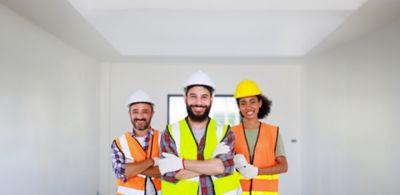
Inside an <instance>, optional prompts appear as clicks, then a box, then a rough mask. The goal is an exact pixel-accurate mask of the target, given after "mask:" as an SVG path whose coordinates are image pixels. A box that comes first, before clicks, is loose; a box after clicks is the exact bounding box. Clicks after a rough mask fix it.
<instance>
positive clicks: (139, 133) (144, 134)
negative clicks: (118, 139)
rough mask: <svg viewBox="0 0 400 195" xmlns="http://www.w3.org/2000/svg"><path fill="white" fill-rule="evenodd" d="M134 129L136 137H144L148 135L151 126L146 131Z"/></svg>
mask: <svg viewBox="0 0 400 195" xmlns="http://www.w3.org/2000/svg"><path fill="white" fill-rule="evenodd" d="M133 130H134V131H135V136H136V137H144V136H146V135H147V132H148V131H150V128H148V129H146V130H144V131H140V130H136V129H133Z"/></svg>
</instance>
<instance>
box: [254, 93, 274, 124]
mask: <svg viewBox="0 0 400 195" xmlns="http://www.w3.org/2000/svg"><path fill="white" fill-rule="evenodd" d="M257 98H258V100H260V99H261V101H262V105H261V108H260V110H259V111H258V115H257V116H258V118H259V119H262V118H265V117H267V116H268V114H269V112H270V111H271V105H272V101H271V100H269V99H268V98H267V97H266V96H263V95H258V96H257Z"/></svg>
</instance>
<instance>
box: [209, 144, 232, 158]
mask: <svg viewBox="0 0 400 195" xmlns="http://www.w3.org/2000/svg"><path fill="white" fill-rule="evenodd" d="M229 151H230V149H229V146H227V145H226V144H225V143H224V142H222V143H219V144H218V145H217V147H216V148H215V150H214V152H213V155H212V158H215V157H216V156H218V155H220V154H227V153H228V152H229Z"/></svg>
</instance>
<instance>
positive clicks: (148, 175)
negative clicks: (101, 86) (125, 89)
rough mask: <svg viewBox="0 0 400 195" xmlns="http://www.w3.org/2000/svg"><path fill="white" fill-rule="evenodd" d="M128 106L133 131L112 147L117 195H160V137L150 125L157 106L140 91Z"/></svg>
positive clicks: (120, 137) (115, 141) (117, 139)
mask: <svg viewBox="0 0 400 195" xmlns="http://www.w3.org/2000/svg"><path fill="white" fill-rule="evenodd" d="M127 105H128V108H129V112H128V113H129V116H130V119H131V122H132V125H133V129H132V131H129V132H126V133H124V134H123V135H121V136H119V137H117V138H115V140H114V141H113V143H112V145H111V157H112V166H113V170H114V173H115V176H116V178H117V179H118V181H117V186H118V189H117V194H151V195H152V194H158V193H160V192H161V181H160V176H161V175H160V171H159V169H158V166H157V165H158V164H157V163H158V158H159V156H160V149H159V140H160V136H161V135H160V133H159V132H158V131H157V130H156V129H153V128H151V125H150V123H151V119H152V117H153V114H154V110H153V109H154V108H153V107H154V103H153V101H152V100H151V99H150V97H149V95H148V94H147V93H145V92H143V91H141V90H139V91H137V92H135V93H133V94H132V95H131V96H130V98H129V100H128V103H127Z"/></svg>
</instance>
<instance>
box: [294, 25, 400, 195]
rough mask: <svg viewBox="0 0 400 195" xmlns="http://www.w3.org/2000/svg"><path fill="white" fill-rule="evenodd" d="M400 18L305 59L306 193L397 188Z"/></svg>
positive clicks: (399, 171) (399, 172) (387, 191)
mask: <svg viewBox="0 0 400 195" xmlns="http://www.w3.org/2000/svg"><path fill="white" fill-rule="evenodd" d="M399 35H400V18H399V19H398V20H397V21H396V22H394V23H392V24H390V25H387V26H386V27H384V28H381V29H379V31H376V32H372V33H370V34H368V35H365V36H363V37H360V38H359V39H358V40H354V41H352V42H349V43H348V44H346V45H343V46H341V47H339V48H336V49H334V50H332V51H329V53H327V54H324V55H321V56H318V57H315V58H313V59H312V60H310V61H309V62H308V63H307V65H305V66H304V67H303V69H302V70H303V73H302V81H303V87H304V88H303V89H302V92H303V93H302V94H303V100H304V101H303V104H302V106H303V107H302V131H301V134H302V138H303V151H302V165H303V166H302V171H303V174H302V186H303V191H302V194H304V195H322V194H323V195H330V194H331V195H336V194H349V195H353V194H364V195H368V194H371V195H373V194H387V195H394V194H399V192H400V185H398V178H399V175H400V168H399V164H400V152H399V148H400V142H399V141H398V138H399V137H400V123H399V119H398V117H399V116H400V111H399V108H400V104H399V99H400V84H399V83H400V77H399V75H400V39H399Z"/></svg>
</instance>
